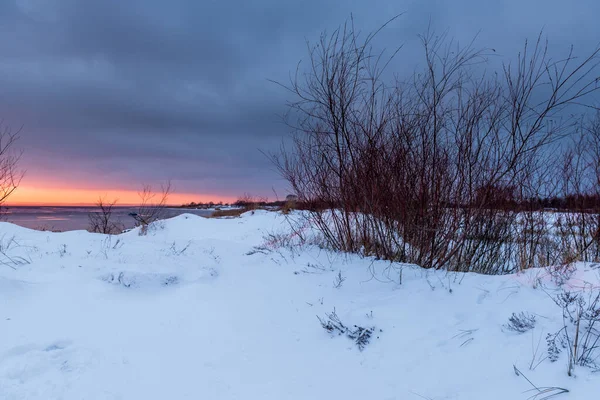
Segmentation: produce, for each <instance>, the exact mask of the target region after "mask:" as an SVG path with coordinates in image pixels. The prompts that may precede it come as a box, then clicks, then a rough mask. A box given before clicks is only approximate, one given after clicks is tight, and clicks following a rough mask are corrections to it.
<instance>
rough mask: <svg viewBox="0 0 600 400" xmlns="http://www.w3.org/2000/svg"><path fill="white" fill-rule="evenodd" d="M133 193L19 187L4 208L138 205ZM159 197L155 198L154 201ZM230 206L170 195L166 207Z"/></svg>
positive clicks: (209, 197) (202, 198)
mask: <svg viewBox="0 0 600 400" xmlns="http://www.w3.org/2000/svg"><path fill="white" fill-rule="evenodd" d="M138 193H139V192H138V191H136V190H95V189H70V188H40V187H34V186H20V187H19V188H18V189H17V190H16V191H15V192H14V193H13V194H12V195H11V196H10V197H9V198H8V199H7V201H6V205H7V206H91V205H94V204H95V203H96V202H97V201H98V198H100V197H102V198H104V199H106V200H108V201H112V200H117V205H122V206H126V205H135V204H139V202H140V197H139V195H138ZM159 195H160V193H158V194H157V196H156V198H157V200H158V197H159ZM209 201H213V202H215V203H218V202H219V201H222V202H224V203H231V202H234V201H236V198H233V197H229V196H220V195H213V194H194V193H171V194H170V195H169V199H168V204H169V205H173V206H179V205H182V204H187V203H191V202H196V203H197V202H209Z"/></svg>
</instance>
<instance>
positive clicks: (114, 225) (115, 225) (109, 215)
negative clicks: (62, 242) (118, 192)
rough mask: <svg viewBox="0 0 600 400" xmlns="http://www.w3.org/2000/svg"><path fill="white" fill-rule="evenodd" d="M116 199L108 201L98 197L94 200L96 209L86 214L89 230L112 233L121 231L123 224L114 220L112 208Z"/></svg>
mask: <svg viewBox="0 0 600 400" xmlns="http://www.w3.org/2000/svg"><path fill="white" fill-rule="evenodd" d="M116 204H117V200H112V201H108V200H106V199H105V198H102V197H100V198H99V199H98V201H97V202H96V208H97V209H98V210H97V211H93V212H90V213H89V214H88V219H89V226H88V229H89V231H90V232H95V233H104V234H107V235H114V234H117V233H121V232H122V231H123V228H124V227H123V225H122V224H121V223H120V222H118V221H115V220H114V215H113V208H114V207H115V205H116Z"/></svg>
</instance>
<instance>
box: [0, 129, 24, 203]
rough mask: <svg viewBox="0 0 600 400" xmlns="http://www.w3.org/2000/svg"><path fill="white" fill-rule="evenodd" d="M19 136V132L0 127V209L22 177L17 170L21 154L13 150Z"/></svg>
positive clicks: (20, 172)
mask: <svg viewBox="0 0 600 400" xmlns="http://www.w3.org/2000/svg"><path fill="white" fill-rule="evenodd" d="M19 134H20V130H19V131H16V132H12V131H11V129H10V128H8V127H1V126H0V208H1V207H2V205H3V204H4V203H5V202H6V200H7V199H8V197H9V196H10V195H11V194H13V192H14V191H15V190H17V188H18V187H19V184H20V183H21V179H22V178H23V175H24V172H23V171H21V170H19V168H18V164H19V160H20V159H21V155H22V152H21V151H17V150H16V149H15V144H16V142H17V141H18V139H19Z"/></svg>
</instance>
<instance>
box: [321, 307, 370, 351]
mask: <svg viewBox="0 0 600 400" xmlns="http://www.w3.org/2000/svg"><path fill="white" fill-rule="evenodd" d="M317 318H318V319H319V322H320V323H321V326H322V327H323V329H325V330H326V331H327V332H329V333H331V334H333V335H336V334H337V335H339V336H342V335H343V336H346V337H347V338H348V339H351V340H352V341H353V342H354V343H355V344H356V346H357V347H358V349H359V350H360V351H363V350H364V349H365V347H366V346H367V345H368V344H369V343H370V342H371V337H372V336H373V333H374V332H375V327H370V328H365V327H362V326H358V325H354V328H349V327H348V326H346V325H344V323H342V321H341V320H340V318H339V317H338V315H337V314H336V312H335V309H334V310H333V312H331V313H330V314H326V315H325V318H321V317H318V316H317Z"/></svg>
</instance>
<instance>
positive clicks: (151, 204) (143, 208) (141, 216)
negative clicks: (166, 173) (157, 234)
mask: <svg viewBox="0 0 600 400" xmlns="http://www.w3.org/2000/svg"><path fill="white" fill-rule="evenodd" d="M171 189H172V188H171V182H167V183H166V184H164V185H161V190H160V192H155V191H153V190H152V186H150V185H144V187H143V188H142V191H141V192H139V193H138V194H139V196H140V204H139V206H138V207H137V212H135V213H132V214H131V216H132V217H133V219H134V220H135V223H136V226H141V227H142V228H141V230H140V234H142V235H144V234H146V233H147V232H148V226H149V225H150V224H152V223H153V222H156V221H158V220H159V219H163V218H164V216H165V210H166V208H167V201H168V199H169V195H170V194H171Z"/></svg>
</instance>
